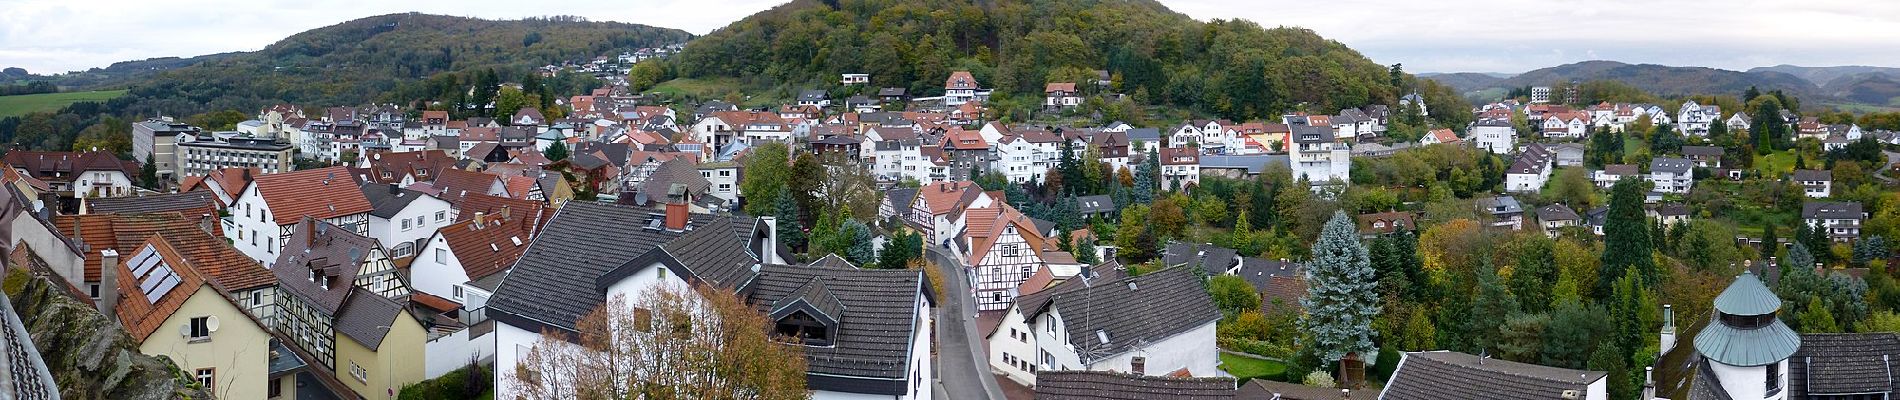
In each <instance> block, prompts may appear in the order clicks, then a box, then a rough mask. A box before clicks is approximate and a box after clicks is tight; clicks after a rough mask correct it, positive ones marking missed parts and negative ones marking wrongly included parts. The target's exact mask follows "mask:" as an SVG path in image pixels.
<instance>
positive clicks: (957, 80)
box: [943, 71, 978, 107]
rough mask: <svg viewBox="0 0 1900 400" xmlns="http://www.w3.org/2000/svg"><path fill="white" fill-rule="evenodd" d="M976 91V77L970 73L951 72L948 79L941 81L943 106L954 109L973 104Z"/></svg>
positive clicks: (975, 98)
mask: <svg viewBox="0 0 1900 400" xmlns="http://www.w3.org/2000/svg"><path fill="white" fill-rule="evenodd" d="M977 91H978V89H977V83H976V77H974V76H971V75H970V71H956V72H951V73H950V78H949V79H945V80H944V81H943V105H944V106H947V107H956V106H960V105H963V104H964V103H970V102H974V101H976V100H977Z"/></svg>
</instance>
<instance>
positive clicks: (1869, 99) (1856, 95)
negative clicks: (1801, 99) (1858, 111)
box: [1822, 72, 1900, 106]
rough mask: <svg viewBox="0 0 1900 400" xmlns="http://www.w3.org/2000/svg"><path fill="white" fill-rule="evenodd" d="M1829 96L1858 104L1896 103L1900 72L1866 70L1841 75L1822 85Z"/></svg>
mask: <svg viewBox="0 0 1900 400" xmlns="http://www.w3.org/2000/svg"><path fill="white" fill-rule="evenodd" d="M1822 88H1823V89H1826V91H1827V94H1828V95H1829V96H1834V97H1838V98H1840V99H1842V100H1846V101H1849V102H1854V103H1860V104H1871V105H1880V106H1891V105H1896V103H1895V102H1896V101H1900V74H1885V73H1878V72H1867V73H1862V74H1858V75H1851V76H1842V77H1838V78H1834V80H1832V81H1828V83H1827V85H1825V86H1822Z"/></svg>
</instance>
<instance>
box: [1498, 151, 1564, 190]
mask: <svg viewBox="0 0 1900 400" xmlns="http://www.w3.org/2000/svg"><path fill="white" fill-rule="evenodd" d="M1555 156H1556V154H1554V153H1552V152H1551V151H1549V150H1546V149H1545V148H1544V145H1543V144H1541V143H1531V144H1530V145H1529V146H1525V148H1524V151H1522V152H1518V153H1517V159H1516V160H1513V161H1512V162H1511V167H1510V169H1507V170H1505V171H1504V190H1505V191H1508V192H1514V193H1534V192H1537V191H1539V190H1543V189H1544V183H1546V182H1550V171H1551V165H1552V164H1553V162H1552V159H1553V158H1555Z"/></svg>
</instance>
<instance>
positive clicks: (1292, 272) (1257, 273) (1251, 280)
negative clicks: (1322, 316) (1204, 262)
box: [1227, 257, 1307, 312]
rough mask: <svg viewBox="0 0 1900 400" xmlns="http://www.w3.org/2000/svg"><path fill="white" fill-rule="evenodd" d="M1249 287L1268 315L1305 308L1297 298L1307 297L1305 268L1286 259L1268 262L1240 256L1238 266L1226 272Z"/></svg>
mask: <svg viewBox="0 0 1900 400" xmlns="http://www.w3.org/2000/svg"><path fill="white" fill-rule="evenodd" d="M1227 274H1228V275H1234V276H1238V277H1240V279H1244V280H1246V281H1247V284H1248V285H1252V286H1253V289H1254V291H1255V292H1259V293H1260V305H1261V306H1263V307H1270V308H1265V309H1266V310H1268V311H1269V312H1271V311H1274V310H1294V311H1297V310H1302V309H1304V307H1305V306H1303V305H1301V304H1300V299H1303V298H1305V297H1306V290H1307V287H1306V267H1304V266H1301V265H1299V264H1296V263H1293V262H1289V261H1287V260H1286V259H1279V260H1268V259H1264V258H1255V257H1242V258H1241V259H1240V265H1239V266H1236V267H1234V269H1233V270H1231V271H1228V273H1227Z"/></svg>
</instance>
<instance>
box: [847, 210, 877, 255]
mask: <svg viewBox="0 0 1900 400" xmlns="http://www.w3.org/2000/svg"><path fill="white" fill-rule="evenodd" d="M838 241H839V242H841V243H843V244H844V248H843V249H842V250H843V253H842V254H839V255H840V256H844V259H845V261H850V262H851V263H852V264H855V265H871V263H872V262H874V261H877V259H875V258H873V256H872V254H871V253H872V249H871V227H869V226H865V225H864V223H863V222H859V221H858V220H855V219H852V220H846V221H844V223H842V224H840V226H839V228H838Z"/></svg>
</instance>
